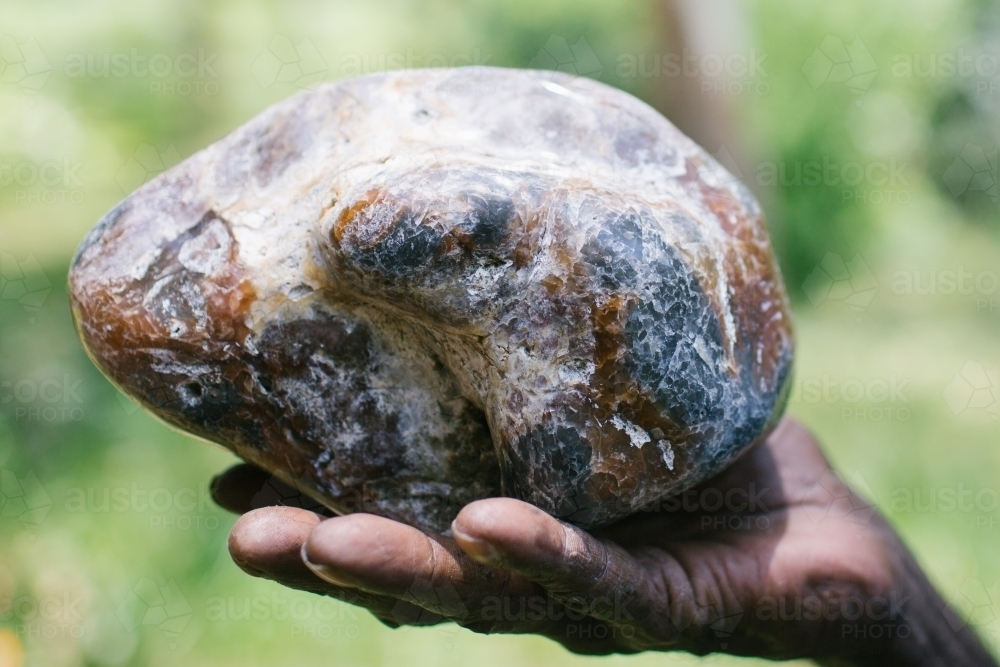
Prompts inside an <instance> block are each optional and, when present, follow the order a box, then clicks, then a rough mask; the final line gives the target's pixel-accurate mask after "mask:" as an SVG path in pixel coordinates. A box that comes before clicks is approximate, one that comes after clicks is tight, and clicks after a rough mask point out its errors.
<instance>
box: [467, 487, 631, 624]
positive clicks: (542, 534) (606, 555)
mask: <svg viewBox="0 0 1000 667" xmlns="http://www.w3.org/2000/svg"><path fill="white" fill-rule="evenodd" d="M452 535H454V537H455V541H456V542H457V543H458V545H459V546H460V547H461V548H462V549H463V550H464V551H465V552H466V553H468V554H469V555H470V556H471V557H472V558H474V559H475V560H477V561H479V562H481V563H486V564H490V565H494V566H498V567H504V568H506V569H509V570H511V571H513V572H516V573H518V574H520V575H522V576H523V577H525V578H526V579H528V580H530V581H533V582H535V583H537V584H539V585H541V586H543V587H545V588H546V589H547V590H548V591H549V592H550V593H551V594H552V595H553V596H554V597H555V598H556V599H558V600H561V601H562V602H564V603H565V604H566V605H567V606H568V607H570V608H576V609H578V610H579V611H580V612H583V613H586V614H588V615H589V616H592V617H594V618H598V619H600V620H603V621H606V622H609V623H611V624H615V623H635V622H636V614H641V613H643V610H644V608H646V607H647V606H648V605H647V604H646V602H645V600H647V599H648V596H647V595H646V591H645V590H644V587H645V585H646V582H647V580H648V576H647V573H646V572H645V570H644V569H643V567H642V566H641V565H640V563H639V562H638V561H636V560H635V559H634V558H633V557H632V556H630V555H629V554H628V553H626V552H625V551H624V550H623V549H621V548H620V547H618V546H617V545H615V544H613V543H609V542H602V541H600V540H598V539H597V538H595V537H593V536H592V535H590V534H588V533H587V532H585V531H583V530H581V529H579V528H576V527H574V526H570V525H569V524H565V523H563V522H561V521H558V520H556V519H554V518H552V517H551V516H549V515H548V514H546V513H545V512H543V511H542V510H540V509H538V508H536V507H534V506H532V505H529V504H528V503H524V502H521V501H519V500H514V499H513V498H491V499H488V500H479V501H476V502H474V503H471V504H469V505H466V507H465V508H464V509H462V511H461V512H460V513H459V515H458V517H457V518H456V519H455V521H454V523H452ZM623 605H626V606H623ZM628 605H631V608H629V607H628Z"/></svg>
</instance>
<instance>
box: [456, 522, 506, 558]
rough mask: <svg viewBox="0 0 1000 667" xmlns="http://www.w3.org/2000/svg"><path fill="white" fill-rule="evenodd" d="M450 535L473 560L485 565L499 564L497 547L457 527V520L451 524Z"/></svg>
mask: <svg viewBox="0 0 1000 667" xmlns="http://www.w3.org/2000/svg"><path fill="white" fill-rule="evenodd" d="M451 536H452V537H453V538H455V541H456V542H458V545H459V546H460V547H462V551H464V552H465V553H467V554H469V555H470V556H472V558H473V559H474V560H477V561H479V562H480V563H483V564H485V565H500V563H501V560H502V558H501V557H500V552H499V551H497V548H496V547H495V546H493V545H492V544H490V543H489V542H487V541H486V540H482V539H479V538H478V537H473V536H472V535H469V534H468V533H466V532H464V531H463V530H462V529H461V528H459V527H458V523H457V522H454V521H453V522H452V524H451Z"/></svg>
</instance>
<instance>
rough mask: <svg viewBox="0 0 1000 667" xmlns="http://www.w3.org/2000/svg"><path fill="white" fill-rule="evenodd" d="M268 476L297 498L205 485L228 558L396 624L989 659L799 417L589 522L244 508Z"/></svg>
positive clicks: (515, 505)
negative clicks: (223, 514)
mask: <svg viewBox="0 0 1000 667" xmlns="http://www.w3.org/2000/svg"><path fill="white" fill-rule="evenodd" d="M262 488H264V489H265V491H266V490H267V489H270V490H271V493H270V497H271V499H272V500H273V501H279V500H280V499H282V498H284V499H285V501H287V500H288V499H289V498H294V497H295V494H294V493H293V492H291V491H290V490H288V489H287V488H285V487H283V485H281V484H280V483H277V482H274V481H269V480H268V475H266V474H265V473H263V472H261V471H258V470H256V469H254V468H251V467H250V466H246V465H243V466H237V467H235V468H233V469H231V470H229V471H227V472H226V473H224V474H223V475H221V476H220V477H219V478H217V479H216V481H215V482H214V483H213V494H214V496H215V498H216V500H217V501H218V502H219V504H221V505H222V506H224V507H227V508H229V509H232V510H234V511H237V512H240V513H243V512H245V514H244V516H243V517H241V518H240V519H239V521H237V523H236V525H235V526H234V527H233V530H232V534H231V536H230V540H229V549H230V552H231V554H232V556H233V559H234V560H235V561H236V563H237V564H238V565H239V566H240V567H241V568H243V569H244V570H245V571H246V572H248V573H249V574H251V575H254V576H259V577H265V578H268V579H273V580H275V581H277V582H279V583H282V584H284V585H286V586H290V587H292V588H296V589H301V590H306V591H311V592H314V593H319V594H323V595H329V596H333V597H335V598H338V599H340V600H343V601H346V602H350V603H352V604H356V605H360V606H363V607H365V608H367V609H368V610H369V611H370V612H371V613H372V614H374V615H375V616H376V617H378V618H379V619H381V620H382V621H383V622H385V623H386V624H388V625H391V626H398V625H404V624H405V625H428V624H433V623H438V622H442V621H454V622H455V623H457V624H459V625H461V626H463V627H466V628H468V629H470V630H473V631H476V632H483V633H534V634H540V635H545V636H547V637H550V638H552V639H553V640H555V641H558V642H560V643H561V644H563V645H564V646H566V647H567V648H568V649H570V650H572V651H576V652H580V653H597V654H600V653H612V652H621V653H631V652H637V651H644V650H684V651H689V652H692V653H697V654H706V653H711V652H717V651H719V652H727V653H732V654H737V655H753V656H760V657H766V658H774V659H781V658H794V657H811V658H814V659H817V660H820V661H822V662H828V663H830V664H834V663H836V664H873V665H874V664H913V665H925V664H942V665H945V664H983V665H991V664H995V663H993V662H992V659H991V658H990V657H989V655H988V654H987V653H986V652H985V650H984V649H983V648H982V646H981V645H980V644H979V643H978V641H977V640H976V639H975V636H974V634H973V633H972V632H971V631H970V630H969V628H967V627H966V626H964V624H962V623H961V621H960V620H959V619H958V618H957V617H955V616H954V614H952V613H951V611H950V610H949V609H948V608H947V606H946V605H945V604H944V603H943V602H942V601H941V599H940V597H939V596H938V595H937V594H936V593H935V592H934V590H933V588H932V587H931V586H930V584H929V583H927V580H926V578H925V577H924V575H923V574H922V573H921V571H920V569H919V567H918V566H917V565H916V563H915V562H914V560H913V558H912V557H911V556H910V554H909V552H908V551H907V550H906V548H905V547H904V546H903V545H902V543H901V542H900V540H899V539H898V537H897V536H896V534H895V533H894V532H893V531H892V529H891V528H890V527H889V526H888V524H887V523H886V522H885V521H884V520H883V519H882V518H881V517H880V516H879V515H878V513H877V512H876V511H875V510H874V508H872V507H870V506H869V505H868V504H867V503H866V502H864V501H863V500H862V499H860V498H859V497H858V496H857V495H856V494H854V493H853V492H852V491H851V490H850V489H849V488H848V487H847V486H846V485H845V484H844V483H843V482H842V481H840V480H839V479H838V478H837V476H836V475H835V474H834V473H833V471H832V470H831V468H830V465H829V463H828V462H827V460H826V459H825V457H824V456H823V454H822V453H821V452H820V449H819V447H818V445H817V443H816V441H815V440H814V439H813V437H812V436H811V435H810V434H809V432H808V431H807V430H806V429H805V428H803V427H802V426H801V425H800V424H798V423H796V422H794V421H793V420H791V419H785V420H784V421H783V422H782V423H781V424H780V425H779V426H778V428H777V429H776V430H775V431H774V432H773V433H772V434H771V435H770V436H769V437H768V438H767V439H766V440H765V441H763V442H761V443H760V444H758V445H756V446H754V447H753V448H751V449H750V450H749V451H748V452H746V453H745V454H744V455H743V456H742V457H741V458H740V459H739V460H737V461H736V462H735V463H734V464H733V465H731V466H730V467H729V468H728V469H727V470H726V471H724V472H723V473H722V474H721V475H719V476H717V477H715V478H714V479H712V480H710V481H708V482H707V483H705V484H703V485H701V486H699V487H697V488H695V489H692V490H690V491H688V492H686V493H685V494H682V495H681V496H678V497H675V498H672V499H668V500H665V501H662V502H661V503H659V504H657V505H655V506H653V507H650V508H648V510H647V511H643V512H641V513H639V514H637V515H634V516H632V517H630V518H628V519H626V520H624V521H622V522H620V523H617V524H615V525H612V526H608V527H605V528H602V529H600V530H596V531H593V532H592V533H587V532H585V531H583V530H581V529H579V528H576V527H574V526H572V525H569V524H566V523H563V522H561V521H558V520H556V519H554V518H552V517H551V516H549V515H547V514H546V513H544V512H543V511H541V510H539V509H537V508H536V507H533V506H532V505H529V504H527V503H524V502H521V501H518V500H514V499H511V498H491V499H487V500H480V501H477V502H474V503H471V504H469V505H467V506H466V507H465V508H463V509H462V511H461V512H460V513H459V515H458V517H457V518H456V519H455V521H454V523H453V524H452V529H451V537H447V536H442V535H437V534H431V533H425V532H422V531H420V530H418V529H416V528H413V527H411V526H408V525H404V524H402V523H398V522H395V521H391V520H389V519H385V518H381V517H378V516H374V515H371V514H351V515H348V516H341V517H334V518H326V517H325V516H323V515H322V514H320V513H317V512H316V511H312V510H316V509H318V508H316V507H315V506H312V507H310V506H309V505H308V504H306V507H305V508H303V507H289V506H287V505H286V506H272V507H262V508H259V509H252V508H253V507H254V506H255V505H260V504H262V502H267V500H266V498H267V497H268V495H269V494H268V493H266V492H263V493H262V492H261V489H262ZM262 498H263V499H264V500H263V501H262ZM937 660H939V661H937Z"/></svg>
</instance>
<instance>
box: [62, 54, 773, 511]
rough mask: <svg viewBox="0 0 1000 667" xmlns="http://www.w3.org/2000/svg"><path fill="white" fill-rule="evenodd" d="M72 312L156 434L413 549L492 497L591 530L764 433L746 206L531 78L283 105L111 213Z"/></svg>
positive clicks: (754, 242) (564, 90) (755, 266)
mask: <svg viewBox="0 0 1000 667" xmlns="http://www.w3.org/2000/svg"><path fill="white" fill-rule="evenodd" d="M70 287H71V293H72V299H73V309H74V313H75V316H76V322H77V325H78V327H79V331H80V334H81V337H82V338H83V341H84V343H85V344H86V346H87V349H88V350H89V351H90V353H91V355H92V356H93V358H94V359H95V361H96V362H97V363H98V365H99V366H100V367H101V368H102V369H103V370H104V372H105V373H107V374H108V376H109V377H111V378H112V379H113V380H114V381H115V382H116V383H117V384H118V385H119V386H120V387H121V388H122V389H123V390H124V391H125V392H127V393H129V394H131V395H132V396H134V397H135V398H136V399H138V400H139V401H140V402H141V403H142V404H143V405H144V406H146V407H147V408H148V409H150V410H152V411H153V412H155V413H156V414H157V415H159V416H160V417H161V418H163V419H165V420H166V421H167V422H169V423H171V424H174V425H176V426H178V427H180V428H181V429H184V430H186V431H189V432H191V433H194V434H196V435H198V436H200V437H203V438H205V439H208V440H211V441H214V442H217V443H221V444H223V445H225V446H227V447H229V448H231V449H232V450H234V451H235V452H236V453H238V454H239V455H240V456H242V457H243V458H245V459H247V460H248V461H250V462H252V463H255V464H257V465H259V466H261V467H263V468H265V469H267V470H271V471H273V472H274V473H275V474H277V475H279V476H280V477H282V478H283V479H285V481H287V482H290V483H292V484H294V485H296V486H298V487H299V488H300V489H302V490H304V491H306V492H308V493H309V494H311V495H312V496H314V497H315V498H317V499H318V500H320V501H321V502H323V503H325V504H326V505H328V506H329V507H331V508H332V509H334V510H336V511H338V512H348V511H355V510H364V511H371V512H376V513H379V514H383V515H385V516H389V517H392V518H396V519H399V520H403V521H407V522H410V523H412V524H415V525H417V526H421V527H425V528H429V529H433V530H439V531H443V530H446V529H447V527H448V525H449V522H450V520H451V519H452V518H453V517H454V515H455V514H456V513H457V511H458V509H460V508H461V506H462V505H463V504H465V503H467V502H469V501H471V500H474V499H477V498H482V497H488V496H495V495H499V494H505V495H510V496H515V497H518V498H522V499H524V500H527V501H530V502H532V503H535V504H537V505H538V506H540V507H542V508H543V509H545V510H546V511H549V512H551V513H553V514H555V515H556V516H559V517H561V518H564V519H566V520H569V521H572V522H575V523H577V524H579V525H582V526H588V527H590V526H596V525H600V524H604V523H608V522H610V521H613V520H615V519H617V518H620V517H622V516H625V515H627V514H629V513H631V512H633V511H635V510H637V509H638V508H640V507H641V506H643V505H644V504H646V503H649V502H650V501H653V500H655V499H657V498H659V497H661V496H663V495H665V494H669V493H673V492H677V491H680V490H683V489H685V488H687V487H689V486H691V485H693V484H695V483H697V482H698V481H700V480H703V479H705V478H706V477H708V476H710V475H712V474H714V473H716V472H717V471H719V470H720V469H721V468H722V467H723V466H725V465H726V463H727V462H729V461H730V460H732V458H733V457H735V456H736V455H737V454H739V453H740V452H741V451H742V450H744V449H745V448H746V447H748V446H749V445H750V444H752V443H753V442H755V441H757V440H758V439H760V438H761V437H763V436H764V434H766V433H767V431H768V430H769V429H770V428H771V427H772V426H773V425H774V423H775V421H776V420H777V417H778V415H779V414H780V412H781V409H782V407H783V403H784V397H785V394H786V390H787V386H788V375H789V367H790V364H791V359H792V337H791V329H790V320H789V315H788V308H787V303H786V298H785V294H784V290H783V287H782V284H781V278H780V275H779V274H778V270H777V267H776V266H775V263H774V259H773V256H772V253H771V248H770V244H769V241H768V238H767V233H766V230H765V228H764V222H763V220H762V218H761V213H760V210H759V208H758V206H757V204H756V202H755V201H754V200H753V198H752V197H751V196H750V194H749V193H748V192H747V190H746V189H745V188H744V187H742V186H741V185H740V184H739V183H737V182H735V181H734V179H732V178H731V177H729V176H728V174H726V173H725V172H724V171H723V170H722V169H721V168H720V167H719V165H718V164H717V163H715V162H714V161H713V160H712V158H711V157H709V156H708V155H707V154H706V153H705V152H704V151H703V150H701V149H700V148H699V147H697V146H696V145H695V144H693V143H692V142H691V141H690V140H689V139H687V138H686V137H684V136H683V135H681V134H680V133H679V132H678V131H677V130H676V129H675V128H674V127H673V126H672V125H671V124H670V123H669V122H667V121H666V120H665V119H664V118H663V117H662V116H660V115H659V114H657V113H656V112H655V111H654V110H653V109H651V108H649V107H647V106H646V105H645V104H643V103H641V102H639V101H638V100H636V99H634V98H632V97H630V96H628V95H626V94H625V93H622V92H620V91H617V90H614V89H611V88H608V87H606V86H603V85H601V84H599V83H595V82H593V81H590V80H587V79H580V78H572V77H570V76H565V75H559V74H554V73H551V72H545V73H540V72H531V71H514V70H503V69H493V68H468V69H458V70H425V71H408V72H398V73H390V74H382V75H376V76H368V77H362V78H357V79H352V80H348V81H344V82H340V83H335V84H328V85H324V86H321V87H319V88H317V89H315V90H311V91H306V92H303V93H300V94H298V95H296V96H295V97H292V98H291V99H289V100H287V101H285V102H283V103H281V104H278V105H276V106H274V107H272V108H270V109H268V110H266V111H265V112H263V113H262V114H260V115H259V116H258V117H256V118H255V119H253V120H251V121H250V122H249V123H247V124H246V125H244V126H243V127H241V128H240V129H238V130H236V131H235V132H234V133H233V134H231V135H230V136H228V137H226V138H225V139H223V140H222V141H219V142H218V143H216V144H214V145H212V146H210V147H208V148H207V149H205V150H203V151H201V152H200V153H198V154H196V155H194V156H192V157H191V158H189V159H188V160H186V161H184V162H183V163H181V164H179V165H178V166H176V167H174V168H173V169H170V170H169V171H167V172H165V173H164V174H162V175H160V176H158V177H156V178H155V179H153V180H152V181H150V182H149V183H147V184H146V185H144V186H142V187H141V188H140V189H138V190H137V191H136V192H134V193H133V194H132V195H130V196H129V197H128V198H126V199H125V200H124V201H123V202H122V203H121V204H119V205H118V206H117V207H116V208H115V209H114V210H112V211H111V212H110V213H108V215H107V216H106V217H105V218H104V220H102V221H101V223H100V224H99V225H98V226H97V227H96V228H95V229H94V231H93V232H91V234H90V236H89V237H88V238H87V239H86V240H85V241H84V243H83V245H82V247H81V248H80V251H79V253H78V255H77V257H76V260H75V262H74V264H73V269H72V273H71V276H70Z"/></svg>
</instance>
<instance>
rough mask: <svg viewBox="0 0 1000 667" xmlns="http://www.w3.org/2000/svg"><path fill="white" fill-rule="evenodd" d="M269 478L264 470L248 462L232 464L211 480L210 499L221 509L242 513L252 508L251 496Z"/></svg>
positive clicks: (258, 490) (256, 492)
mask: <svg viewBox="0 0 1000 667" xmlns="http://www.w3.org/2000/svg"><path fill="white" fill-rule="evenodd" d="M269 478H270V475H268V474H267V473H266V472H264V471H263V470H261V469H260V468H256V467H254V466H252V465H250V464H248V463H242V464H240V465H236V466H233V467H232V468H230V469H229V470H227V471H225V472H223V473H221V474H220V475H218V476H217V477H216V478H215V479H213V480H212V484H211V491H212V499H213V500H214V501H215V502H216V504H217V505H219V506H220V507H222V508H223V509H227V510H229V511H230V512H235V513H236V514H244V513H246V512H249V511H250V510H251V509H253V508H254V505H253V498H254V496H256V495H257V494H258V493H260V490H261V489H262V488H264V485H265V484H267V480H268V479H269Z"/></svg>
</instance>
